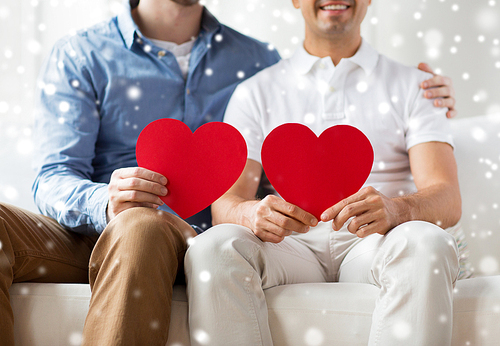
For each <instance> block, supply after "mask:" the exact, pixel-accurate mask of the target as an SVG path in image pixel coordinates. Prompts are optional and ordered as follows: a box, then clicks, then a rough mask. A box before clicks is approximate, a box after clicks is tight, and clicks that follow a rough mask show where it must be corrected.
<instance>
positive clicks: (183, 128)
mask: <svg viewBox="0 0 500 346" xmlns="http://www.w3.org/2000/svg"><path fill="white" fill-rule="evenodd" d="M136 156H137V163H138V164H139V166H140V167H144V168H147V169H149V170H152V171H154V172H157V173H160V174H163V175H164V176H165V177H166V178H167V179H168V184H167V189H168V191H169V192H168V194H167V196H165V197H162V198H161V199H162V200H163V201H164V202H165V204H167V205H168V206H169V207H170V208H172V210H173V211H175V212H176V213H177V214H178V215H179V216H180V217H182V218H183V219H186V218H188V217H190V216H192V215H194V214H196V213H198V212H200V211H201V210H203V209H205V208H206V207H208V206H209V205H210V204H212V203H213V202H214V201H215V200H217V199H218V198H219V197H220V196H222V195H223V194H224V193H225V192H226V191H227V190H228V189H229V188H230V187H231V186H232V185H233V184H234V182H235V181H236V180H237V179H238V178H239V176H240V175H241V172H242V171H243V168H244V167H245V163H246V159H247V147H246V143H245V140H244V139H243V137H242V136H241V134H240V133H239V132H238V130H236V128H234V127H233V126H231V125H229V124H225V123H221V122H210V123H207V124H205V125H203V126H201V127H199V128H198V129H197V130H196V131H195V132H194V133H192V132H191V130H190V129H189V127H188V126H187V125H186V124H184V123H183V122H181V121H179V120H174V119H160V120H156V121H153V122H152V123H150V124H149V125H148V126H146V127H145V128H144V130H143V131H142V132H141V134H140V135H139V138H138V140H137V147H136Z"/></svg>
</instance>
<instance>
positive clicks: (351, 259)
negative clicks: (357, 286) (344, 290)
mask: <svg viewBox="0 0 500 346" xmlns="http://www.w3.org/2000/svg"><path fill="white" fill-rule="evenodd" d="M383 239H384V237H383V236H382V235H380V234H372V235H370V236H368V237H366V238H364V239H362V240H361V241H359V242H358V243H357V244H356V245H354V246H353V247H352V248H351V249H350V250H349V252H348V253H347V255H346V256H345V257H344V259H343V261H342V263H341V265H340V268H339V273H338V281H339V282H356V283H369V284H376V280H375V279H374V278H373V274H372V265H373V263H374V261H375V257H376V255H377V253H378V250H379V249H380V246H381V244H382V243H383Z"/></svg>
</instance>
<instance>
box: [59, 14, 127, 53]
mask: <svg viewBox="0 0 500 346" xmlns="http://www.w3.org/2000/svg"><path fill="white" fill-rule="evenodd" d="M105 42H108V43H110V42H111V43H115V44H118V45H120V46H123V40H122V38H121V36H120V33H119V30H118V28H117V25H116V17H113V18H111V19H108V20H105V21H102V22H99V23H97V24H94V25H92V26H89V27H86V28H82V29H79V30H77V31H75V32H72V33H69V34H67V35H65V36H63V37H61V38H60V39H59V40H57V41H56V43H55V44H54V49H55V50H61V51H68V53H69V54H70V55H74V53H77V55H79V54H81V53H83V52H84V51H87V52H90V51H93V50H95V49H100V48H102V45H103V43H105ZM73 52H74V53H73Z"/></svg>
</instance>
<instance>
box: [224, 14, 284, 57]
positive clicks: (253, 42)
mask: <svg viewBox="0 0 500 346" xmlns="http://www.w3.org/2000/svg"><path fill="white" fill-rule="evenodd" d="M220 35H221V36H217V35H216V36H215V41H216V42H217V41H226V43H227V44H229V45H230V46H231V49H232V50H233V51H235V52H239V53H243V54H249V55H252V56H253V55H259V56H262V57H265V58H267V59H268V60H269V61H272V62H273V63H275V62H277V61H278V60H280V55H279V53H278V51H277V50H276V48H275V47H274V46H273V45H272V44H270V43H267V42H263V41H260V40H258V39H256V38H253V37H250V36H247V35H245V34H242V33H240V32H239V31H237V30H235V29H233V28H231V27H229V26H227V25H224V24H221V32H220Z"/></svg>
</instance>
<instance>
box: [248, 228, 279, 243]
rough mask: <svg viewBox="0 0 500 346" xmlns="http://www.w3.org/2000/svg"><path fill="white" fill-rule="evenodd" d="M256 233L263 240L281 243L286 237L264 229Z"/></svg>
mask: <svg viewBox="0 0 500 346" xmlns="http://www.w3.org/2000/svg"><path fill="white" fill-rule="evenodd" d="M254 233H255V235H256V236H257V237H258V238H259V239H260V240H262V241H263V242H269V243H279V242H281V241H282V240H283V239H284V237H281V236H278V235H276V234H274V233H273V232H269V231H267V230H264V229H259V230H256V231H255V232H254Z"/></svg>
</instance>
